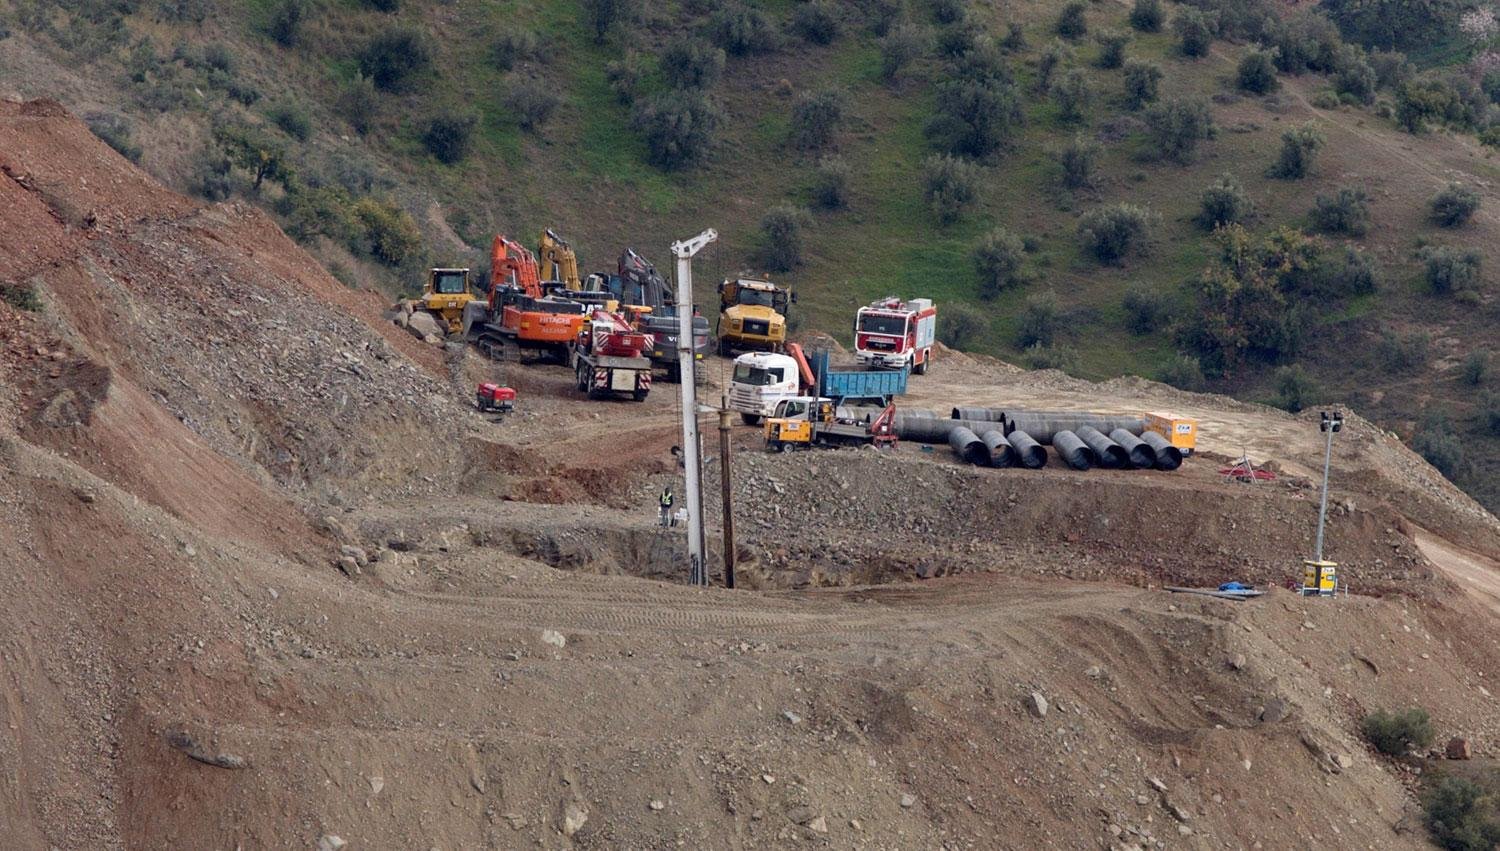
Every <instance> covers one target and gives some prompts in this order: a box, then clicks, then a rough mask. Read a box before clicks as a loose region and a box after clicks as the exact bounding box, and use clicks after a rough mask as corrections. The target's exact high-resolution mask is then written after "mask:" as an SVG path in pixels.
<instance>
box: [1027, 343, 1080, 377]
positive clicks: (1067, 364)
mask: <svg viewBox="0 0 1500 851" xmlns="http://www.w3.org/2000/svg"><path fill="white" fill-rule="evenodd" d="M1021 360H1022V362H1023V363H1025V364H1026V368H1027V369H1056V370H1059V371H1061V372H1067V373H1074V372H1077V371H1078V353H1077V352H1075V351H1073V349H1072V348H1070V347H1068V346H1044V345H1042V344H1041V343H1032V344H1031V345H1029V346H1027V347H1025V348H1024V349H1022V351H1021Z"/></svg>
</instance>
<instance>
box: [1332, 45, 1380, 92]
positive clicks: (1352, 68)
mask: <svg viewBox="0 0 1500 851" xmlns="http://www.w3.org/2000/svg"><path fill="white" fill-rule="evenodd" d="M1346 53H1347V55H1346V56H1345V58H1344V59H1343V60H1342V61H1341V62H1340V63H1339V70H1338V72H1337V73H1336V74H1334V75H1333V90H1334V91H1336V92H1338V93H1339V95H1340V96H1341V97H1344V98H1348V99H1349V100H1353V101H1356V102H1358V103H1362V104H1364V105H1366V106H1369V105H1370V104H1372V103H1374V102H1375V89H1376V86H1377V81H1376V77H1375V69H1374V68H1371V67H1370V63H1368V62H1366V61H1365V57H1364V53H1363V51H1355V50H1351V51H1346Z"/></svg>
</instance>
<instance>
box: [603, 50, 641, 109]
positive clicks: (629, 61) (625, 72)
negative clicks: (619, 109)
mask: <svg viewBox="0 0 1500 851" xmlns="http://www.w3.org/2000/svg"><path fill="white" fill-rule="evenodd" d="M645 77H646V69H645V67H644V66H643V65H642V64H641V57H640V54H638V53H635V52H634V51H632V52H630V53H627V54H625V57H624V58H623V59H616V60H613V61H611V62H609V63H607V64H605V66H604V79H605V81H607V82H608V83H609V90H610V91H612V92H614V93H615V100H617V101H619V102H620V103H624V104H629V103H634V102H635V95H636V92H638V91H640V88H641V81H642V80H643V79H645Z"/></svg>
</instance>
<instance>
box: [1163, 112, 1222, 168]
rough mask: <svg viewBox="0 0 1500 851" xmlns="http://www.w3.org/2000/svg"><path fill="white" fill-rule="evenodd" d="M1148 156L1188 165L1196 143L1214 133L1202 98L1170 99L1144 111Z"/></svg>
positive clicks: (1196, 146)
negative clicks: (1148, 142)
mask: <svg viewBox="0 0 1500 851" xmlns="http://www.w3.org/2000/svg"><path fill="white" fill-rule="evenodd" d="M1146 130H1147V138H1148V140H1149V141H1150V148H1149V153H1150V154H1151V155H1152V156H1154V157H1156V158H1159V159H1167V160H1171V161H1172V162H1175V163H1189V162H1192V160H1193V154H1194V152H1196V151H1197V149H1198V143H1199V142H1202V141H1203V140H1205V139H1212V138H1213V137H1214V134H1215V130H1214V121H1213V115H1212V113H1210V112H1209V110H1208V103H1207V102H1206V101H1204V100H1203V99H1202V98H1196V97H1187V98H1173V99H1172V100H1169V101H1164V102H1162V103H1159V104H1156V105H1155V106H1152V107H1151V108H1150V109H1148V110H1147V111H1146Z"/></svg>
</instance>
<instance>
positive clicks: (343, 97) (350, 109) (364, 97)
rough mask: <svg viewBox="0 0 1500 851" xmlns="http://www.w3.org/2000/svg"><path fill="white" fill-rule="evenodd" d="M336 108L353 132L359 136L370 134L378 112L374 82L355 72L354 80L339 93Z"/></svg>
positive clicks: (378, 102) (378, 103) (377, 99)
mask: <svg viewBox="0 0 1500 851" xmlns="http://www.w3.org/2000/svg"><path fill="white" fill-rule="evenodd" d="M336 108H337V109H338V112H339V114H340V115H342V116H343V117H344V120H345V121H348V122H349V126H350V127H353V128H354V132H356V133H358V134H359V135H361V136H363V135H365V134H366V133H368V132H370V127H371V125H373V124H374V122H375V114H376V113H377V112H378V111H379V110H380V95H379V94H377V93H376V91H375V82H374V81H373V80H371V79H370V78H369V77H366V76H365V75H364V74H360V73H357V72H356V73H355V75H354V79H352V80H350V81H349V83H348V85H346V86H344V89H343V91H341V92H339V97H338V102H337V104H336Z"/></svg>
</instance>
